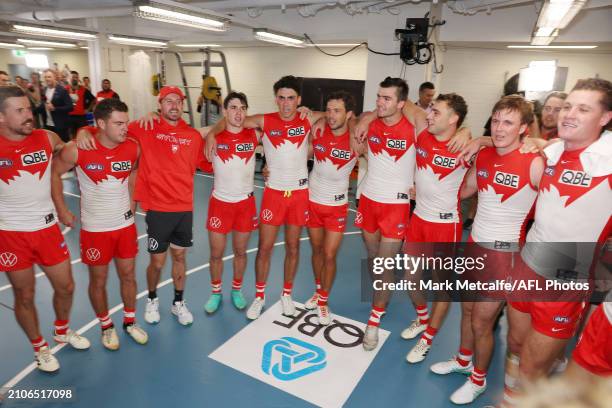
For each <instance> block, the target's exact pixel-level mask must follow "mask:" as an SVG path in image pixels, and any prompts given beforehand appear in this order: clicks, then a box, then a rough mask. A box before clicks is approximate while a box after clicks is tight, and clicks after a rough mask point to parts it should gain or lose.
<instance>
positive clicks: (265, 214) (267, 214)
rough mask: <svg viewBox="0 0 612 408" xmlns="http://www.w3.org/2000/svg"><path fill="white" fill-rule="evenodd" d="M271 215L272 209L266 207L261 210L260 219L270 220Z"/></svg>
mask: <svg viewBox="0 0 612 408" xmlns="http://www.w3.org/2000/svg"><path fill="white" fill-rule="evenodd" d="M273 216H274V214H272V211H270V210H268V209H267V208H266V209H265V210H263V211H262V212H261V219H262V220H264V221H270V220H271V219H272V217H273Z"/></svg>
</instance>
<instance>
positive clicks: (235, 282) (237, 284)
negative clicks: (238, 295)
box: [232, 278, 242, 290]
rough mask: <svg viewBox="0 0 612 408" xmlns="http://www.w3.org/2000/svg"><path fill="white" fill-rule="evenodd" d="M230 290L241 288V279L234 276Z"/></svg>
mask: <svg viewBox="0 0 612 408" xmlns="http://www.w3.org/2000/svg"><path fill="white" fill-rule="evenodd" d="M232 290H242V279H238V278H234V280H233V281H232Z"/></svg>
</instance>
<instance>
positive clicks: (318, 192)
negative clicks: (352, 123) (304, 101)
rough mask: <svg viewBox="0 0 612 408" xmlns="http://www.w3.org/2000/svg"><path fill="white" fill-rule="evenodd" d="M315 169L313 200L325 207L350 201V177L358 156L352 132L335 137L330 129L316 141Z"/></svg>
mask: <svg viewBox="0 0 612 408" xmlns="http://www.w3.org/2000/svg"><path fill="white" fill-rule="evenodd" d="M313 150H314V159H315V160H314V167H313V168H312V171H311V172H310V179H309V180H308V183H309V188H310V190H309V194H310V201H312V202H314V203H317V204H323V205H332V206H337V205H344V204H346V203H347V202H348V188H349V176H350V174H351V171H352V170H353V167H354V166H355V163H356V162H357V156H355V154H354V153H352V152H351V147H350V133H349V132H348V130H347V132H346V133H344V134H343V135H340V136H335V135H334V134H333V133H332V130H331V128H330V127H329V126H325V130H324V131H323V135H322V136H321V137H319V138H317V139H315V140H314V142H313Z"/></svg>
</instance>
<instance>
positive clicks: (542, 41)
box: [531, 37, 557, 45]
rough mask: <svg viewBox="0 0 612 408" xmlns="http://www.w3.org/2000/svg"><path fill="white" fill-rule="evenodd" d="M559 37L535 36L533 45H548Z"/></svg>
mask: <svg viewBox="0 0 612 408" xmlns="http://www.w3.org/2000/svg"><path fill="white" fill-rule="evenodd" d="M555 38H557V37H533V38H532V39H531V45H548V44H550V43H551V42H552V41H553V40H554V39H555Z"/></svg>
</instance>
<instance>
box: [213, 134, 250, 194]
mask: <svg viewBox="0 0 612 408" xmlns="http://www.w3.org/2000/svg"><path fill="white" fill-rule="evenodd" d="M216 139H217V155H216V156H215V157H214V159H213V169H214V174H215V182H214V189H213V192H212V194H213V196H214V197H216V198H218V199H219V200H221V201H225V202H228V203H237V202H239V201H242V200H246V199H247V198H248V197H250V196H251V195H253V177H254V176H255V147H257V144H258V141H257V133H256V132H255V130H254V129H243V130H242V131H241V132H240V133H231V132H229V131H227V130H225V131H223V132H221V133H219V134H218V135H217V137H216Z"/></svg>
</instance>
